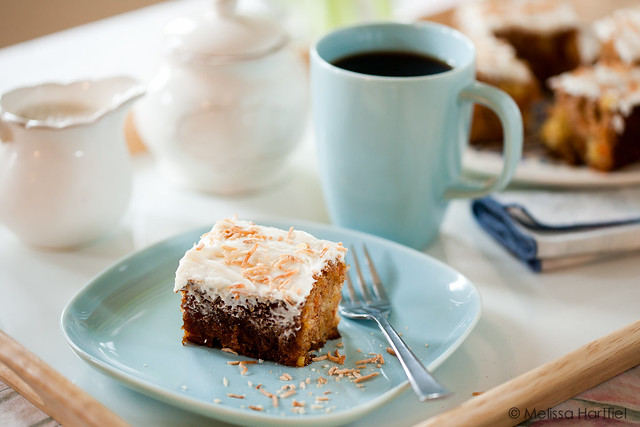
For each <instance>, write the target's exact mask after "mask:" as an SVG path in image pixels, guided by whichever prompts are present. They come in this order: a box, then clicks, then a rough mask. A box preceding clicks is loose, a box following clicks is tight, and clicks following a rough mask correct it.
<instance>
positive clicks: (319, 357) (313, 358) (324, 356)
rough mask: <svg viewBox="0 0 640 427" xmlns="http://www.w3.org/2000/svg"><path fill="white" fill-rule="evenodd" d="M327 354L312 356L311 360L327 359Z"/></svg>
mask: <svg viewBox="0 0 640 427" xmlns="http://www.w3.org/2000/svg"><path fill="white" fill-rule="evenodd" d="M328 357H329V356H327V355H326V354H323V355H322V356H317V357H312V358H311V361H312V362H319V361H321V360H327V358H328Z"/></svg>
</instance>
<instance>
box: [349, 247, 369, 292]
mask: <svg viewBox="0 0 640 427" xmlns="http://www.w3.org/2000/svg"><path fill="white" fill-rule="evenodd" d="M351 255H352V258H353V265H354V266H355V267H356V279H357V280H356V283H357V284H358V289H359V290H360V294H361V295H362V298H364V300H365V301H366V302H367V303H368V304H371V303H372V302H373V300H372V298H371V292H369V289H368V288H367V286H366V284H365V281H364V276H363V275H362V270H361V269H360V263H359V262H358V257H357V256H356V252H355V251H354V250H353V248H351Z"/></svg>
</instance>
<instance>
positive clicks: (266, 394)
mask: <svg viewBox="0 0 640 427" xmlns="http://www.w3.org/2000/svg"><path fill="white" fill-rule="evenodd" d="M259 390H260V393H262V394H264V395H265V396H267V397H273V396H274V394H273V393H269V392H268V391H267V390H265V389H263V388H261V389H259Z"/></svg>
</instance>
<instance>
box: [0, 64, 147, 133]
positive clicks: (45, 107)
mask: <svg viewBox="0 0 640 427" xmlns="http://www.w3.org/2000/svg"><path fill="white" fill-rule="evenodd" d="M144 92H145V89H144V87H143V85H142V84H141V83H140V82H139V81H137V80H136V79H134V78H131V77H126V76H117V77H109V78H105V79H102V80H82V81H76V82H73V83H68V84H60V83H46V84H41V85H37V86H31V87H23V88H19V89H15V90H13V91H11V92H8V93H6V94H4V95H3V96H2V98H0V110H1V111H2V120H3V121H4V122H6V123H12V124H16V125H18V126H23V127H24V128H27V129H29V128H47V129H63V128H67V127H71V126H78V125H90V124H92V123H95V122H96V121H98V120H100V118H102V117H103V116H105V115H107V114H109V113H111V112H112V111H116V110H119V109H123V110H126V109H127V107H128V106H130V104H131V103H133V101H135V100H136V99H138V98H139V97H141V96H142V95H144Z"/></svg>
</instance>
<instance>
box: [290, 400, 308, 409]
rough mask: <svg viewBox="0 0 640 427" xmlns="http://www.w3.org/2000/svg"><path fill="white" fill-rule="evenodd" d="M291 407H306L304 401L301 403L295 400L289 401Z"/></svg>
mask: <svg viewBox="0 0 640 427" xmlns="http://www.w3.org/2000/svg"><path fill="white" fill-rule="evenodd" d="M291 405H292V406H293V407H294V408H302V407H304V406H305V405H306V402H305V401H304V400H303V401H297V400H295V399H293V400H292V401H291Z"/></svg>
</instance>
